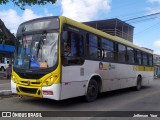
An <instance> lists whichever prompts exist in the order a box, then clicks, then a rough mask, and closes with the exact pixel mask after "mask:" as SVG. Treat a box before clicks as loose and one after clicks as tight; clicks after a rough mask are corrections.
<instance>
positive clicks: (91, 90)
mask: <svg viewBox="0 0 160 120" xmlns="http://www.w3.org/2000/svg"><path fill="white" fill-rule="evenodd" d="M97 96H98V83H97V81H96V80H95V79H91V80H90V82H89V84H88V88H87V93H86V96H85V97H86V101H87V102H93V101H95V100H96V98H97Z"/></svg>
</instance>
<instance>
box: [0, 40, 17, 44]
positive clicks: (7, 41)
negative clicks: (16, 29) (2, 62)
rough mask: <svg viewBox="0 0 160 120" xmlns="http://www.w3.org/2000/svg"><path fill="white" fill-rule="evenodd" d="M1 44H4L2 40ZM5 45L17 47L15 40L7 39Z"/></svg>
mask: <svg viewBox="0 0 160 120" xmlns="http://www.w3.org/2000/svg"><path fill="white" fill-rule="evenodd" d="M0 44H2V40H0ZM5 45H13V46H14V45H15V43H14V40H7V39H5Z"/></svg>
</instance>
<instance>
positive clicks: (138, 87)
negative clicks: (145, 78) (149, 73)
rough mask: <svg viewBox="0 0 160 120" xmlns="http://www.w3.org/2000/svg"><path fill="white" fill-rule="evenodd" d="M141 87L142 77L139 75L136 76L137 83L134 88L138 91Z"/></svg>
mask: <svg viewBox="0 0 160 120" xmlns="http://www.w3.org/2000/svg"><path fill="white" fill-rule="evenodd" d="M141 88H142V78H141V77H140V76H138V77H137V84H136V87H135V89H136V90H137V91H139V90H141Z"/></svg>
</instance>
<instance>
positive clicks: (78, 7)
mask: <svg viewBox="0 0 160 120" xmlns="http://www.w3.org/2000/svg"><path fill="white" fill-rule="evenodd" d="M111 1H112V0H62V1H61V5H62V15H63V16H66V17H69V18H71V19H74V20H77V21H80V22H82V21H90V20H95V19H96V18H97V17H98V16H99V15H102V14H104V15H106V14H108V12H109V11H110V9H111V6H110V3H111Z"/></svg>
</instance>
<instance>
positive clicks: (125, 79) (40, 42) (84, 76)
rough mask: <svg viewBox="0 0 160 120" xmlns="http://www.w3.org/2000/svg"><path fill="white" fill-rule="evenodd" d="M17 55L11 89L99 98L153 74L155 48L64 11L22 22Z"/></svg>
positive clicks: (144, 81) (52, 95) (29, 93)
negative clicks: (86, 23)
mask: <svg viewBox="0 0 160 120" xmlns="http://www.w3.org/2000/svg"><path fill="white" fill-rule="evenodd" d="M14 58H15V59H14V64H13V73H12V78H11V89H12V92H13V93H17V94H18V95H22V96H32V97H39V98H49V99H54V100H63V99H68V98H72V97H77V96H85V98H86V100H87V101H94V100H95V99H96V98H97V95H98V94H99V93H101V92H106V91H111V90H117V89H122V88H127V87H135V88H136V89H137V90H140V89H141V86H142V85H148V84H149V82H150V80H152V79H153V54H152V52H151V51H149V50H146V49H143V48H141V47H138V46H136V45H134V44H132V43H131V42H128V41H126V40H123V39H121V38H118V37H115V36H111V35H109V34H107V33H104V32H102V31H99V30H97V29H94V28H92V27H89V26H87V25H84V24H82V23H79V22H76V21H74V20H71V19H69V18H66V17H63V16H58V17H44V18H38V19H34V20H30V21H27V22H24V23H22V24H21V25H20V26H19V28H18V31H17V42H16V50H15V57H14Z"/></svg>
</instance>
